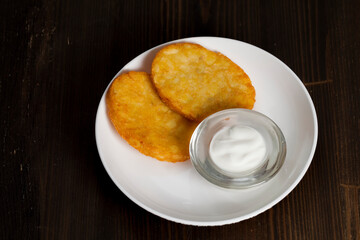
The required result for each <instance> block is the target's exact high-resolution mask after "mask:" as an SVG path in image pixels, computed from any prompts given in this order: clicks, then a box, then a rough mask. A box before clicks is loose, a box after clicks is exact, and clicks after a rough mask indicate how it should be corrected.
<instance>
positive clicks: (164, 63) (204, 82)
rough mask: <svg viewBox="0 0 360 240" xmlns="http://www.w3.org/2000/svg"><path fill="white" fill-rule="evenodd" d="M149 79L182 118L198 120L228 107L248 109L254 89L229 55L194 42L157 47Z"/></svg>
mask: <svg viewBox="0 0 360 240" xmlns="http://www.w3.org/2000/svg"><path fill="white" fill-rule="evenodd" d="M151 72H152V80H153V82H154V85H155V87H156V89H157V92H158V94H159V95H160V97H161V99H162V100H163V101H164V102H165V103H166V104H167V105H168V106H169V107H170V108H171V109H173V110H174V111H176V112H178V113H180V114H181V115H183V116H185V117H186V118H189V119H192V120H196V121H201V120H203V119H204V118H206V117H207V116H209V115H210V114H212V113H215V112H217V111H220V110H224V109H228V108H247V109H252V108H253V106H254V103H255V89H254V87H253V86H252V84H251V81H250V78H249V77H248V75H247V74H246V73H245V72H244V71H243V70H242V69H241V68H240V67H239V66H238V65H236V64H235V63H234V62H232V61H231V60H230V59H229V58H227V57H226V56H224V55H222V54H221V53H217V52H213V51H210V50H208V49H206V48H204V47H202V46H200V45H198V44H193V43H176V44H171V45H168V46H166V47H164V48H163V49H161V50H160V51H159V52H158V53H157V55H156V56H155V59H154V60H153V63H152V68H151Z"/></svg>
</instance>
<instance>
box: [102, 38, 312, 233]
mask: <svg viewBox="0 0 360 240" xmlns="http://www.w3.org/2000/svg"><path fill="white" fill-rule="evenodd" d="M198 39H202V40H206V39H214V40H216V39H219V40H225V41H234V42H238V43H241V44H245V45H248V46H249V47H253V48H256V49H258V50H260V51H261V52H263V53H264V54H267V55H269V56H270V57H272V58H273V59H274V60H275V61H277V63H279V64H280V65H282V67H285V69H286V70H287V71H288V72H289V73H290V74H291V75H292V76H293V77H294V79H296V82H297V83H298V85H299V86H300V88H301V90H302V92H303V93H304V94H305V96H306V99H307V101H308V104H309V106H310V109H311V113H312V117H313V118H312V124H313V127H314V133H313V134H314V137H313V139H312V140H313V144H312V148H311V151H310V153H309V157H308V159H307V160H306V164H305V166H304V168H303V169H302V171H301V172H300V174H299V175H298V177H297V178H296V180H295V181H294V182H293V183H292V184H291V185H290V187H289V188H287V189H286V191H284V192H283V193H282V194H280V195H279V196H278V197H276V198H275V199H274V200H273V201H270V202H269V203H267V204H265V205H264V206H263V207H261V208H259V209H257V210H256V211H253V212H251V213H249V214H245V215H243V216H239V217H235V218H229V219H224V220H215V221H212V220H209V221H194V220H187V219H180V218H177V217H174V216H170V215H168V214H164V213H162V212H160V211H157V210H155V209H153V208H151V207H148V206H147V205H146V204H144V203H142V202H141V201H139V200H138V199H136V198H135V197H133V196H132V195H131V194H130V193H128V192H127V191H126V190H125V189H124V188H123V187H122V185H121V184H120V183H119V182H118V181H117V179H116V178H115V177H114V176H113V174H112V172H111V171H110V169H109V167H108V165H107V163H106V161H105V160H104V154H103V152H102V150H101V149H100V148H99V139H98V138H99V137H98V122H99V121H98V118H99V110H100V108H101V104H102V102H103V101H104V99H105V94H106V92H107V90H108V88H109V86H110V85H111V83H112V82H113V81H114V79H115V78H116V77H117V76H118V75H119V74H120V73H121V72H122V71H123V70H124V69H126V67H127V65H128V64H129V63H130V62H132V61H133V60H134V59H136V58H137V57H139V56H141V55H143V54H146V53H148V52H151V51H153V50H154V49H156V48H160V47H162V46H165V45H168V44H172V43H176V42H183V41H191V40H198ZM317 141H318V119H317V114H316V110H315V106H314V103H313V101H312V99H311V96H310V94H309V92H308V90H307V89H306V87H305V85H304V83H303V82H302V81H301V80H300V78H299V77H298V76H297V75H296V74H295V73H294V72H293V71H292V70H291V69H290V67H288V66H287V65H286V64H285V63H284V62H282V61H281V60H280V59H278V58H277V57H276V56H274V55H273V54H271V53H269V52H267V51H265V50H263V49H262V48H260V47H257V46H255V45H252V44H250V43H246V42H243V41H240V40H237V39H231V38H224V37H213V36H199V37H189V38H181V39H176V40H172V41H169V42H165V43H162V44H159V45H157V46H154V47H152V48H150V49H148V50H146V51H144V52H142V53H141V54H139V55H137V56H136V57H134V58H133V59H131V60H130V61H129V62H128V63H127V64H125V65H124V66H123V67H122V68H121V69H120V70H119V71H118V72H117V73H116V74H115V76H114V77H113V78H112V80H111V81H110V82H109V83H108V85H107V87H106V88H105V90H104V92H103V94H102V95H101V98H100V102H99V104H98V108H97V111H96V118H95V142H96V147H97V150H98V154H99V157H100V160H101V162H102V164H103V166H104V168H105V170H106V172H107V174H108V175H109V177H110V178H111V180H112V181H113V182H114V183H115V185H116V186H117V187H118V188H119V189H120V191H121V192H122V193H124V194H125V195H126V196H127V197H128V198H129V199H130V200H131V201H133V202H134V203H135V204H137V205H138V206H140V207H141V208H143V209H145V210H147V211H148V212H150V213H152V214H154V215H156V216H159V217H161V218H164V219H167V220H169V221H173V222H177V223H181V224H186V225H193V226H222V225H226V224H232V223H237V222H240V221H243V220H246V219H249V218H252V217H255V216H257V215H259V214H261V213H263V212H265V211H266V210H268V209H270V208H272V207H273V206H274V205H276V204H277V203H279V202H280V201H282V200H283V199H284V198H285V197H286V196H287V195H288V194H289V193H290V192H292V191H293V190H294V188H295V187H296V186H297V185H298V184H299V182H300V181H301V180H302V178H303V177H304V176H305V174H306V172H307V170H308V169H309V167H310V165H311V162H312V160H313V157H314V154H315V150H316V146H317Z"/></svg>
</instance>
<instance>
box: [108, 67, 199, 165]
mask: <svg viewBox="0 0 360 240" xmlns="http://www.w3.org/2000/svg"><path fill="white" fill-rule="evenodd" d="M106 105H107V112H108V116H109V117H110V120H111V122H112V123H113V125H114V127H115V129H116V130H117V132H118V133H119V134H120V135H121V136H122V137H123V138H124V139H125V140H126V141H127V142H128V143H129V144H130V145H131V146H133V147H134V148H136V149H137V150H139V151H140V152H141V153H143V154H145V155H147V156H151V157H154V158H157V159H158V160H161V161H169V162H181V161H185V160H187V159H189V142H190V138H191V135H192V133H193V131H194V129H195V127H196V124H195V123H194V122H191V121H189V120H188V119H186V118H184V117H183V116H181V115H180V114H178V113H176V112H174V111H172V110H171V109H170V108H169V107H168V106H166V105H165V104H164V103H163V102H162V101H161V99H160V98H159V96H158V95H157V93H156V90H155V88H154V86H153V84H152V82H151V80H150V77H149V75H148V74H147V73H145V72H128V73H124V74H121V75H120V76H118V77H117V78H116V79H115V80H114V81H113V83H112V84H111V86H110V88H109V90H108V92H107V95H106Z"/></svg>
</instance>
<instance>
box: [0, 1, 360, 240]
mask: <svg viewBox="0 0 360 240" xmlns="http://www.w3.org/2000/svg"><path fill="white" fill-rule="evenodd" d="M359 12H360V1H312V0H308V1H300V0H298V1H259V0H254V1H253V0H249V1H235V0H233V1H220V0H218V1H215V0H213V1H211V0H200V1H192V0H178V1H169V0H163V1H150V0H147V1H141V0H136V1H135V0H133V1H119V0H110V1H106V0H105V1H102V0H78V1H70V0H49V1H45V0H43V1H41V0H39V1H36V0H23V1H19V0H5V1H2V3H1V7H0V20H1V21H0V30H1V35H0V42H1V45H0V47H1V54H0V59H1V61H0V63H1V66H0V69H1V71H0V74H1V75H0V76H1V78H0V108H1V122H0V132H1V134H0V135H1V160H0V163H1V164H0V194H1V200H0V239H360V216H359V214H360V213H359V211H360V210H359V209H360V208H359V205H360V200H359V199H360V198H359V192H360V190H359V188H360V149H359V136H360V134H359V133H360V127H359V126H360V120H359V110H360V104H359V99H360V94H359V88H360V84H359V82H360V31H359V30H360V14H359ZM190 36H221V37H227V38H232V39H238V40H241V41H244V42H248V43H250V44H253V45H255V46H258V47H260V48H262V49H264V50H266V51H268V52H270V53H272V54H273V55H275V56H276V57H278V58H279V59H281V60H282V61H283V62H284V63H285V64H287V65H288V66H289V67H290V68H291V69H292V70H293V71H294V72H295V73H296V74H297V75H298V76H299V77H300V79H301V80H302V81H303V82H304V84H305V86H306V88H307V89H308V91H309V93H310V95H311V97H312V99H313V101H314V104H315V108H316V110H317V114H318V121H319V139H318V146H317V150H316V153H315V156H314V159H313V162H312V164H311V166H310V168H309V170H308V172H307V173H306V175H305V177H304V178H303V180H302V181H301V182H300V184H299V185H298V186H297V187H296V188H295V189H294V190H293V191H292V192H291V193H290V194H289V195H288V196H287V197H286V198H285V199H283V200H282V201H281V202H280V203H278V204H277V205H275V206H274V207H273V208H271V209H270V210H268V211H266V212H264V213H262V214H260V215H259V216H257V217H254V218H252V219H249V220H246V221H243V222H240V223H236V224H231V225H226V226H219V227H195V226H187V225H182V224H178V223H174V222H170V221H167V220H165V219H162V218H160V217H157V216H155V215H153V214H151V213H149V212H147V211H145V210H143V209H142V208H140V207H139V206H137V205H136V204H135V203H133V202H132V201H131V200H129V199H128V198H127V197H126V196H125V195H124V194H123V193H122V192H121V191H120V190H119V189H118V188H117V187H116V186H115V184H113V182H112V181H111V179H110V178H109V176H108V175H107V173H106V171H105V169H104V168H103V166H102V163H101V161H100V158H99V155H98V153H97V148H96V144H95V135H94V134H95V133H94V125H95V115H96V110H97V106H98V102H99V100H100V98H101V95H102V93H103V91H104V90H105V88H106V86H107V84H108V83H109V81H110V80H111V79H112V77H113V76H114V75H115V74H116V73H117V72H118V70H119V69H121V68H122V67H123V66H124V65H125V64H126V63H127V62H129V61H130V60H132V59H133V58H134V57H136V56H137V55H138V54H140V53H142V52H144V51H145V50H147V49H149V48H152V47H154V46H156V45H158V44H161V43H164V42H167V41H170V40H174V39H178V38H184V37H190ZM299 144H301V143H299Z"/></svg>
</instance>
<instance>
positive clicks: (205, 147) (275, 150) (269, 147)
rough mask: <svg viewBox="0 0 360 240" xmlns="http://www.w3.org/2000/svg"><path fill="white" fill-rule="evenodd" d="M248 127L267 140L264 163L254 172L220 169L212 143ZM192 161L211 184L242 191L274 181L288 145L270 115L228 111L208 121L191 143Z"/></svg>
mask: <svg viewBox="0 0 360 240" xmlns="http://www.w3.org/2000/svg"><path fill="white" fill-rule="evenodd" d="M233 126H244V127H249V128H253V129H255V130H256V131H257V132H258V133H260V135H261V136H262V137H263V140H264V142H265V146H266V153H265V156H264V158H263V159H262V161H260V162H261V163H260V164H259V165H258V166H256V167H255V168H253V169H251V170H250V171H228V170H224V169H222V168H219V167H218V164H216V163H215V161H214V160H213V159H212V157H211V154H210V144H211V142H212V139H213V137H214V135H215V134H216V133H218V132H219V131H220V130H222V129H224V128H227V127H233ZM189 150H190V158H191V162H192V164H193V165H194V167H195V169H196V170H197V171H198V172H199V173H200V175H201V176H203V177H204V178H205V179H206V180H208V181H209V182H211V183H213V184H215V185H217V186H220V187H223V188H230V189H242V188H249V187H252V186H256V185H259V184H261V183H264V182H266V181H268V180H270V179H271V178H272V177H273V176H274V175H275V174H276V173H277V172H278V171H279V169H280V168H281V166H282V165H283V162H284V159H285V156H286V142H285V138H284V135H283V134H282V132H281V130H280V128H279V127H278V126H277V125H276V124H275V123H274V122H273V121H272V120H271V119H270V118H268V117H267V116H265V115H264V114H262V113H259V112H257V111H254V110H248V109H242V108H234V109H227V110H223V111H220V112H217V113H214V114H212V115H210V116H209V117H207V118H205V119H204V120H203V121H202V122H201V123H200V124H199V125H198V126H197V128H196V129H195V131H194V133H193V135H192V137H191V140H190V147H189Z"/></svg>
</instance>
